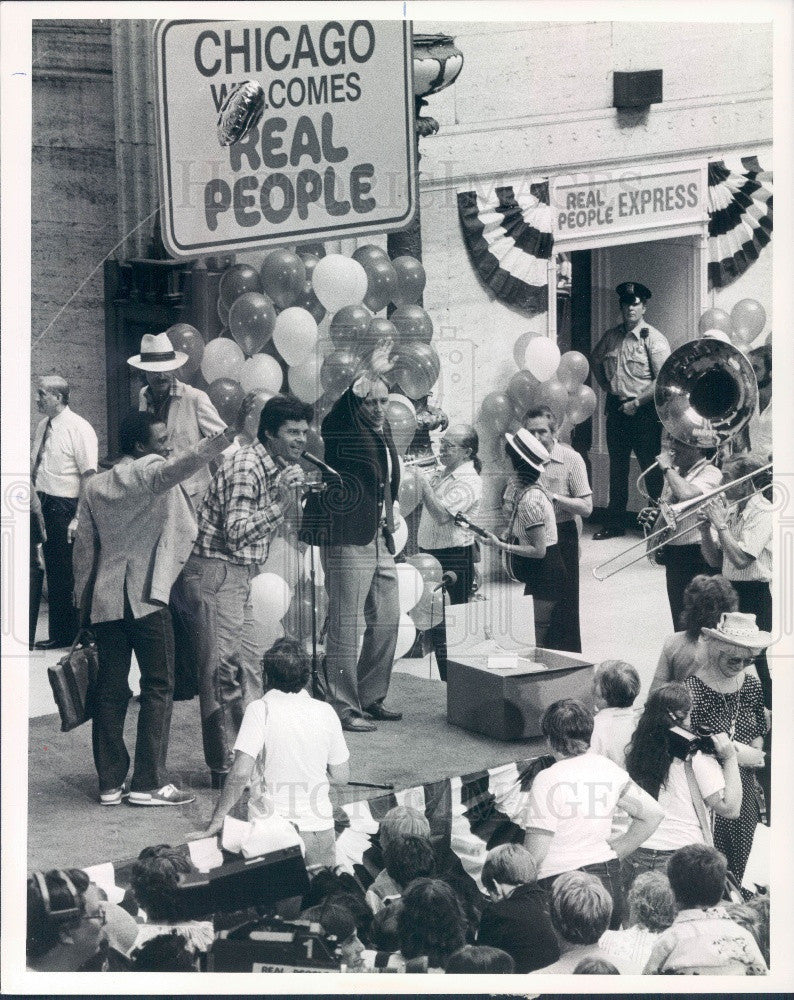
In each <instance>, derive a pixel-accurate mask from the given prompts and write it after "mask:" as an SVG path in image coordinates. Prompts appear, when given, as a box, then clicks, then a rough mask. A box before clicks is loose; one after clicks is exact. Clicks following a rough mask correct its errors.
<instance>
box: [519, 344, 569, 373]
mask: <svg viewBox="0 0 794 1000" xmlns="http://www.w3.org/2000/svg"><path fill="white" fill-rule="evenodd" d="M561 357H562V355H561V354H560V349H559V347H557V345H556V344H555V343H554V341H553V340H549V338H548V337H535V338H534V339H533V340H530V342H529V343H528V344H527V353H526V355H525V356H524V368H526V370H527V371H528V372H529V373H530V375H534V376H535V378H536V379H537V380H538V382H548V380H549V379H550V378H551V377H552V375H554V373H555V372H556V371H557V369H558V368H559V367H560V358H561Z"/></svg>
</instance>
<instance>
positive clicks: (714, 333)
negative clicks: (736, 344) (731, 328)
mask: <svg viewBox="0 0 794 1000" xmlns="http://www.w3.org/2000/svg"><path fill="white" fill-rule="evenodd" d="M703 336H704V337H711V339H712V340H721V341H723V343H725V344H732V343H733V341H732V340H731V338H730V337H729V336H728V334H727V333H726V332H725V331H724V330H706V331H705V333H704V334H703Z"/></svg>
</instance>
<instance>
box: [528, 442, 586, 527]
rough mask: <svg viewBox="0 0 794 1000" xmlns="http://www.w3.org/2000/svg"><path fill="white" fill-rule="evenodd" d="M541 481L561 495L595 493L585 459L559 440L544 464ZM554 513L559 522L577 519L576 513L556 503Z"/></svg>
mask: <svg viewBox="0 0 794 1000" xmlns="http://www.w3.org/2000/svg"><path fill="white" fill-rule="evenodd" d="M540 482H541V485H542V486H545V487H546V489H547V490H548V491H549V493H552V494H556V495H557V496H561V497H573V498H581V497H589V496H592V494H593V491H592V489H591V488H590V482H589V480H588V478H587V466H586V465H585V464H584V459H583V458H582V456H581V455H580V454H579V452H578V451H575V450H574V449H573V448H570V447H569V446H568V445H567V444H561V443H560V442H559V441H557V442H555V444H554V447H553V448H552V449H551V452H550V457H549V461H548V462H547V463H546V465H544V466H543V472H541V474H540ZM554 514H555V517H556V518H557V524H563V523H564V522H565V521H576V520H577V517H576V515H575V514H572V513H571V512H570V511H569V510H563V509H562V507H557V506H556V504H555V506H554Z"/></svg>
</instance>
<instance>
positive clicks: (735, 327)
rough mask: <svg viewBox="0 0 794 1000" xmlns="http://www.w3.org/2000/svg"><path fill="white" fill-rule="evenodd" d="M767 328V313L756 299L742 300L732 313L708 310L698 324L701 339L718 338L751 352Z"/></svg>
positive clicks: (722, 310) (721, 310)
mask: <svg viewBox="0 0 794 1000" xmlns="http://www.w3.org/2000/svg"><path fill="white" fill-rule="evenodd" d="M765 326H766V311H765V310H764V307H763V306H762V305H761V303H760V302H756V300H755V299H741V300H740V301H739V302H737V303H736V305H735V306H734V307H733V309H731V311H730V313H727V312H726V311H725V310H724V309H707V310H706V311H705V312H704V313H703V315H702V316H701V317H700V321H699V322H698V330H699V331H700V335H701V337H716V338H717V339H718V340H724V341H726V342H728V343H730V344H733V345H734V347H738V348H739V350H740V351H747V350H749V348H750V346H751V345H752V343H753V341H754V340H755V339H756V337H758V336H759V334H761V333H763V331H764V327H765Z"/></svg>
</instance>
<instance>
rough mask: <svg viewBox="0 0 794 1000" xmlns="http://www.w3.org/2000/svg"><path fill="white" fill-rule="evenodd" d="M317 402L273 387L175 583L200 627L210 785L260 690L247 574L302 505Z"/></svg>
mask: <svg viewBox="0 0 794 1000" xmlns="http://www.w3.org/2000/svg"><path fill="white" fill-rule="evenodd" d="M312 416H313V410H312V407H311V406H308V405H307V404H306V403H302V402H301V401H300V400H299V399H296V398H295V397H294V396H274V397H273V398H272V399H269V400H268V401H267V402H266V403H265V405H264V407H263V408H262V414H261V416H260V418H259V429H258V433H257V437H256V440H255V441H253V442H252V443H251V444H248V445H245V446H244V447H242V448H240V449H238V450H237V451H236V452H234V453H233V454H231V455H229V456H227V458H226V459H225V460H224V462H223V464H222V465H221V467H220V468H219V469H218V471H217V473H216V474H215V477H214V479H213V480H212V483H211V484H210V487H209V489H208V490H207V493H206V495H205V497H204V501H203V503H202V505H201V507H200V508H199V511H198V537H197V538H196V542H195V544H194V546H193V552H192V554H191V556H190V558H189V559H188V561H187V564H186V565H185V568H184V570H183V571H182V575H181V577H180V579H179V580H178V582H177V586H178V587H179V588H181V589H180V594H179V598H180V605H181V606H182V607H184V608H185V612H186V615H187V616H188V618H189V620H190V624H191V628H190V631H191V632H192V634H193V636H194V641H195V655H196V659H197V666H198V675H199V701H200V704H201V729H202V736H203V741H204V756H205V759H206V761H207V766H208V767H209V768H210V771H211V772H212V782H213V786H215V787H220V786H221V785H222V784H223V783H224V780H225V776H226V774H227V773H228V771H229V768H230V767H231V763H232V757H233V752H232V751H233V747H234V742H235V739H236V737H237V731H238V730H239V728H240V723H241V722H242V720H243V713H244V711H245V709H246V707H247V706H248V705H249V704H250V703H251V702H252V701H254V700H256V699H257V698H261V697H262V668H261V654H262V651H261V650H260V649H259V648H258V646H257V644H256V642H255V640H254V636H253V609H252V606H251V580H252V579H253V577H254V576H255V575H256V574H257V573H260V572H261V571H262V566H263V565H264V563H265V560H266V559H267V554H268V550H269V548H270V541H271V539H272V537H273V533H274V531H275V530H276V529H277V528H278V527H279V525H280V524H281V523H282V521H283V520H284V518H285V516H288V515H289V514H290V513H291V511H290V508H293V507H295V506H296V505H297V502H298V499H297V491H296V489H295V487H296V486H298V485H300V483H302V482H303V480H304V478H305V476H304V472H303V470H302V469H301V468H300V466H299V465H298V464H297V463H298V460H299V459H300V457H301V455H302V452H303V450H304V448H305V447H306V436H307V434H308V431H309V422H310V420H311V419H312Z"/></svg>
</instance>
